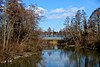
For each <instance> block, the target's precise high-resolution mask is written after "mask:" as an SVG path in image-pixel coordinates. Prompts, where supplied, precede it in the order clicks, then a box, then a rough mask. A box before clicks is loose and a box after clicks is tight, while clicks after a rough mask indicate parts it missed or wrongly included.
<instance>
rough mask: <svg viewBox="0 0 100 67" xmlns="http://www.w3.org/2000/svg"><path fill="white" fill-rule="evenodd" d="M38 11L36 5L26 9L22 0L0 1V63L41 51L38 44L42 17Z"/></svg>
mask: <svg viewBox="0 0 100 67" xmlns="http://www.w3.org/2000/svg"><path fill="white" fill-rule="evenodd" d="M37 10H39V9H38V8H37V7H36V6H34V5H30V6H29V7H28V8H26V7H24V5H23V3H22V1H21V0H0V62H3V63H4V62H8V60H13V59H14V57H16V56H23V55H31V54H29V53H30V52H31V53H32V52H36V51H37V50H39V49H41V47H40V45H39V44H38V43H39V42H40V40H39V39H38V34H39V32H38V31H39V30H38V21H39V20H40V19H41V16H39V14H38V13H37V12H36V11H37ZM37 48H38V49H37ZM26 53H28V54H26Z"/></svg>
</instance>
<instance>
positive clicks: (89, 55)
mask: <svg viewBox="0 0 100 67" xmlns="http://www.w3.org/2000/svg"><path fill="white" fill-rule="evenodd" d="M0 67H100V54H99V52H97V51H94V50H88V49H75V48H68V49H64V50H63V49H46V50H43V51H42V52H41V53H40V54H38V55H36V56H31V57H27V58H20V59H18V60H15V61H14V62H13V63H10V64H8V65H5V64H0Z"/></svg>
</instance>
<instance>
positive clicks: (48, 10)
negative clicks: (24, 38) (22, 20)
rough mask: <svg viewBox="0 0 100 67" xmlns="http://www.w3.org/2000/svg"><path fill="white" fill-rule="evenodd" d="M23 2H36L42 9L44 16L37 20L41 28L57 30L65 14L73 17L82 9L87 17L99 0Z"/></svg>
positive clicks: (33, 1) (30, 0)
mask: <svg viewBox="0 0 100 67" xmlns="http://www.w3.org/2000/svg"><path fill="white" fill-rule="evenodd" d="M23 3H25V4H26V6H28V5H29V4H36V5H37V7H39V9H40V10H43V11H44V13H43V14H42V15H44V16H45V17H44V18H43V20H42V21H40V22H39V26H40V27H41V28H42V29H43V30H47V29H48V27H51V29H54V30H55V31H59V30H60V29H63V27H64V19H65V18H66V17H67V16H70V17H73V16H74V15H75V13H76V11H77V10H79V9H80V10H82V9H84V10H85V12H86V13H87V15H88V17H89V16H90V14H91V13H92V11H94V10H95V9H96V8H98V7H100V1H99V0H23Z"/></svg>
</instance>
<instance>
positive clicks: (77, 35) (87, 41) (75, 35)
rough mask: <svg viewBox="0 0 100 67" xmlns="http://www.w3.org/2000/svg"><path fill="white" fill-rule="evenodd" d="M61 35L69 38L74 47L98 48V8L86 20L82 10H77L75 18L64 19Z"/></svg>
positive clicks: (99, 16) (99, 43) (99, 14)
mask: <svg viewBox="0 0 100 67" xmlns="http://www.w3.org/2000/svg"><path fill="white" fill-rule="evenodd" d="M62 33H63V35H65V36H66V37H71V39H72V42H74V45H75V46H76V47H85V48H93V49H99V48H100V8H97V9H96V10H94V11H93V12H92V14H91V16H90V17H89V19H88V20H87V15H86V12H85V11H84V10H82V11H81V10H78V11H77V13H76V15H75V17H73V18H70V17H66V19H65V28H64V30H62Z"/></svg>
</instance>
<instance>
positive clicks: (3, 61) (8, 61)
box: [0, 52, 37, 64]
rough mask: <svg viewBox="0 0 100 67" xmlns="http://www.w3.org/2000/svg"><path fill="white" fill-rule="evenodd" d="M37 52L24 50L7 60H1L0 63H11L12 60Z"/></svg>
mask: <svg viewBox="0 0 100 67" xmlns="http://www.w3.org/2000/svg"><path fill="white" fill-rule="evenodd" d="M36 54H37V53H34V52H24V53H22V54H20V55H16V56H14V57H11V58H9V60H2V61H1V62H0V63H1V64H2V63H12V62H13V61H14V60H17V59H20V58H25V57H30V56H32V55H36Z"/></svg>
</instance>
